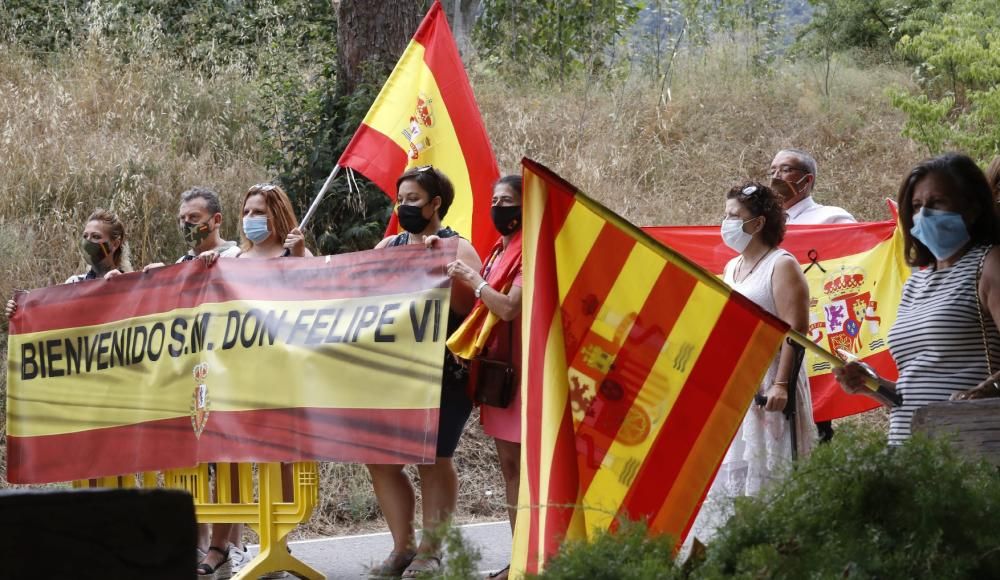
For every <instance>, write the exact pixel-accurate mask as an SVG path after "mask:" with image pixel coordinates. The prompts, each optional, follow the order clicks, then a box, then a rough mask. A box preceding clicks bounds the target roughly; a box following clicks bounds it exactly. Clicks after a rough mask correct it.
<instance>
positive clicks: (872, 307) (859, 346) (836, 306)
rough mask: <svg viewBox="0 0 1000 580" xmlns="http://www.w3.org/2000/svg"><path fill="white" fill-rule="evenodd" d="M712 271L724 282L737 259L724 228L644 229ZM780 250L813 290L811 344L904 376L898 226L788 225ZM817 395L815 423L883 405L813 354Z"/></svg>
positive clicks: (905, 272) (903, 269)
mask: <svg viewBox="0 0 1000 580" xmlns="http://www.w3.org/2000/svg"><path fill="white" fill-rule="evenodd" d="M643 230H644V231H646V232H647V233H648V234H650V235H651V236H653V237H654V238H656V239H657V240H659V241H661V242H663V243H664V244H667V245H669V246H670V247H672V248H676V249H677V250H678V251H680V252H682V253H683V254H684V255H685V256H687V257H688V258H690V259H691V260H692V261H694V262H695V263H696V264H698V265H699V266H701V267H703V268H705V269H706V270H708V271H709V272H712V273H715V274H718V275H721V274H722V271H723V268H724V267H725V265H726V262H727V261H728V260H729V259H730V258H732V257H733V256H735V253H734V252H733V251H732V250H730V249H729V248H728V247H726V245H725V244H724V243H723V242H722V237H721V236H720V235H719V227H718V226H676V227H674V226H671V227H650V228H643ZM781 247H782V248H784V249H786V250H788V251H789V252H791V253H792V254H794V255H795V257H796V258H797V259H798V261H799V263H800V264H801V265H802V269H803V270H805V274H806V281H807V282H808V283H809V338H811V339H812V340H813V341H814V342H815V343H816V344H817V345H819V346H821V347H823V348H825V349H827V350H829V351H830V352H834V353H836V352H838V351H846V352H849V353H852V354H853V355H855V356H857V357H858V358H860V359H862V360H864V361H865V362H867V363H868V364H870V365H872V367H874V368H875V370H877V371H878V373H879V374H880V375H881V376H883V377H886V378H888V379H891V380H895V378H896V376H897V371H896V365H895V363H894V362H893V360H892V356H891V355H890V354H889V345H888V342H887V340H886V337H887V335H888V333H889V329H890V328H891V327H892V324H893V323H894V322H895V320H896V309H897V307H898V305H899V298H900V296H901V294H902V291H903V283H904V282H906V279H907V278H908V277H909V275H910V267H909V266H907V265H906V261H905V259H904V258H903V236H902V233H901V232H900V231H899V228H898V227H896V220H894V219H893V220H887V221H883V222H870V223H856V224H832V225H814V226H788V231H787V232H786V234H785V240H784V241H783V242H782V243H781ZM805 364H806V369H807V371H808V374H809V387H810V388H811V390H812V400H813V417H814V418H815V419H816V420H817V421H826V420H830V419H838V418H840V417H846V416H848V415H853V414H856V413H861V412H863V411H867V410H870V409H874V408H875V407H877V406H878V403H876V402H875V401H873V400H872V399H871V398H869V397H865V396H862V395H848V394H847V393H845V392H844V390H843V389H841V388H840V386H839V385H838V384H837V381H836V380H834V378H833V372H832V370H833V369H832V366H831V364H830V362H829V361H828V360H826V359H824V358H821V357H819V356H817V354H816V352H814V351H810V352H809V354H808V355H807V357H806V360H805Z"/></svg>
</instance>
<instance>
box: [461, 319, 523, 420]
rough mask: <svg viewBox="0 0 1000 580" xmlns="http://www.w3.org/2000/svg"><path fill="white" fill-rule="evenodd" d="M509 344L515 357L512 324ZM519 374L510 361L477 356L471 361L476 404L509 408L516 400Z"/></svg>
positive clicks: (511, 354) (470, 375)
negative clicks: (515, 394) (515, 393)
mask: <svg viewBox="0 0 1000 580" xmlns="http://www.w3.org/2000/svg"><path fill="white" fill-rule="evenodd" d="M507 324H508V325H509V326H508V328H507V344H508V345H509V349H508V352H509V353H510V356H511V357H513V356H514V335H513V328H512V327H511V326H512V323H510V322H508V323H507ZM518 378H519V377H518V372H517V369H515V368H514V365H513V364H511V363H510V362H508V361H502V360H497V359H490V358H486V357H483V356H477V357H475V358H473V359H472V360H470V361H469V381H470V382H471V383H472V384H473V385H475V399H476V403H479V404H481V405H489V406H491V407H500V408H507V407H508V406H509V405H510V402H511V401H512V400H513V399H514V392H515V389H516V388H517V382H518Z"/></svg>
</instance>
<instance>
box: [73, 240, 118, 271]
mask: <svg viewBox="0 0 1000 580" xmlns="http://www.w3.org/2000/svg"><path fill="white" fill-rule="evenodd" d="M80 251H81V252H83V259H84V260H86V261H87V263H88V264H90V265H91V266H96V265H97V264H100V263H101V262H102V261H103V260H104V258H107V257H108V256H110V255H111V254H112V251H111V242H92V241H90V240H81V241H80Z"/></svg>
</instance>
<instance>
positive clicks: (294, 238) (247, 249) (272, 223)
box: [240, 183, 312, 258]
mask: <svg viewBox="0 0 1000 580" xmlns="http://www.w3.org/2000/svg"><path fill="white" fill-rule="evenodd" d="M240 234H241V236H242V238H243V243H242V245H241V248H242V250H243V253H242V254H240V258H278V257H280V256H282V255H284V252H285V250H286V249H288V250H289V251H290V253H291V255H292V256H298V257H302V256H312V252H310V251H309V249H308V248H306V247H305V243H304V237H303V235H302V232H301V230H299V227H298V221H297V220H296V219H295V211H294V210H293V209H292V202H291V200H289V199H288V194H286V193H285V190H283V189H281V187H279V186H277V185H273V184H270V183H258V184H257V185H255V186H253V187H251V188H250V189H248V190H247V192H246V194H245V195H244V196H243V219H241V220H240Z"/></svg>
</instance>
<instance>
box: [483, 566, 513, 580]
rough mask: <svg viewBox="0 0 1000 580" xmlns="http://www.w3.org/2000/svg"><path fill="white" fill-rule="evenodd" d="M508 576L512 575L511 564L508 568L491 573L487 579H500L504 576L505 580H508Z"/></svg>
mask: <svg viewBox="0 0 1000 580" xmlns="http://www.w3.org/2000/svg"><path fill="white" fill-rule="evenodd" d="M508 574H510V564H507V565H506V566H504V567H503V568H500V569H499V570H497V571H496V572H490V573H489V574H488V575H487V576H486V577H487V578H499V577H501V576H503V577H504V578H506V577H507V575H508Z"/></svg>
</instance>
